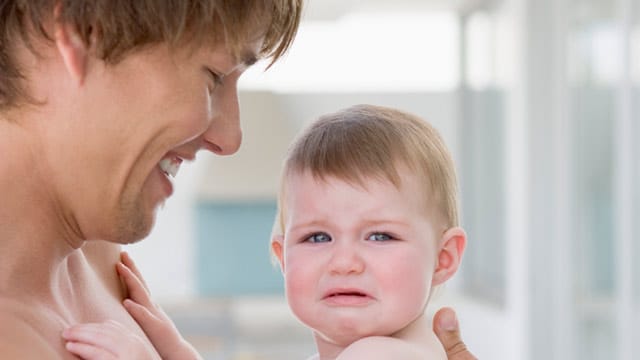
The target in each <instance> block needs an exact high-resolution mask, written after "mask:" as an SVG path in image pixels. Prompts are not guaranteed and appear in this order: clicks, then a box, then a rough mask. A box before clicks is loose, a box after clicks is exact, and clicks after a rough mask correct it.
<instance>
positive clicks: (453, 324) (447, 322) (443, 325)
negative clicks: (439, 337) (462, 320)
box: [440, 311, 458, 331]
mask: <svg viewBox="0 0 640 360" xmlns="http://www.w3.org/2000/svg"><path fill="white" fill-rule="evenodd" d="M440 329H442V330H445V331H456V330H457V329H458V319H457V318H456V314H455V313H454V312H453V311H447V312H445V313H444V314H443V315H442V317H441V318H440Z"/></svg>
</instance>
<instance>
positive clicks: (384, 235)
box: [367, 233, 393, 241]
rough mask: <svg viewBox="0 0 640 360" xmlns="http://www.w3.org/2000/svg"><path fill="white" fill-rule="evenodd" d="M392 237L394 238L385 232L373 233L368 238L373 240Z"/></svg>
mask: <svg viewBox="0 0 640 360" xmlns="http://www.w3.org/2000/svg"><path fill="white" fill-rule="evenodd" d="M392 239H393V238H392V237H391V236H389V235H388V234H385V233H373V234H371V235H369V237H368V238H367V240H371V241H388V240H392Z"/></svg>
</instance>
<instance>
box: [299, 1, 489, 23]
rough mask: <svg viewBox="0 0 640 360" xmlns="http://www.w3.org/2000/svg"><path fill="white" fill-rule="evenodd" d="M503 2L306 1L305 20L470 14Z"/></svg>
mask: <svg viewBox="0 0 640 360" xmlns="http://www.w3.org/2000/svg"><path fill="white" fill-rule="evenodd" d="M500 1H501V0H392V1H391V0H306V2H305V6H306V10H305V20H335V19H337V18H339V17H341V16H344V15H346V14H348V13H352V12H381V11H382V12H391V11H417V10H430V11H437V10H449V11H457V12H468V11H472V10H478V9H481V8H486V7H491V6H494V5H495V4H496V3H498V2H500Z"/></svg>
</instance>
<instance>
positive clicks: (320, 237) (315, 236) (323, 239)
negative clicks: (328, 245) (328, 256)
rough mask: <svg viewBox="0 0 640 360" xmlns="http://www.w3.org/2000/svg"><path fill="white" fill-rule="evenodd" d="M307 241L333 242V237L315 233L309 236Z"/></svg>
mask: <svg viewBox="0 0 640 360" xmlns="http://www.w3.org/2000/svg"><path fill="white" fill-rule="evenodd" d="M305 241H306V242H310V243H324V242H329V241H331V236H329V235H328V234H326V233H315V234H311V235H310V236H308V237H307V238H306V239H305Z"/></svg>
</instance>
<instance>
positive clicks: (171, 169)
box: [158, 157, 182, 178]
mask: <svg viewBox="0 0 640 360" xmlns="http://www.w3.org/2000/svg"><path fill="white" fill-rule="evenodd" d="M180 164H182V159H180V158H179V157H167V158H164V159H162V160H160V162H159V163H158V165H159V166H160V169H161V170H162V171H163V172H164V173H165V174H166V175H167V176H171V177H173V178H175V177H176V175H177V174H178V170H180Z"/></svg>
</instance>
